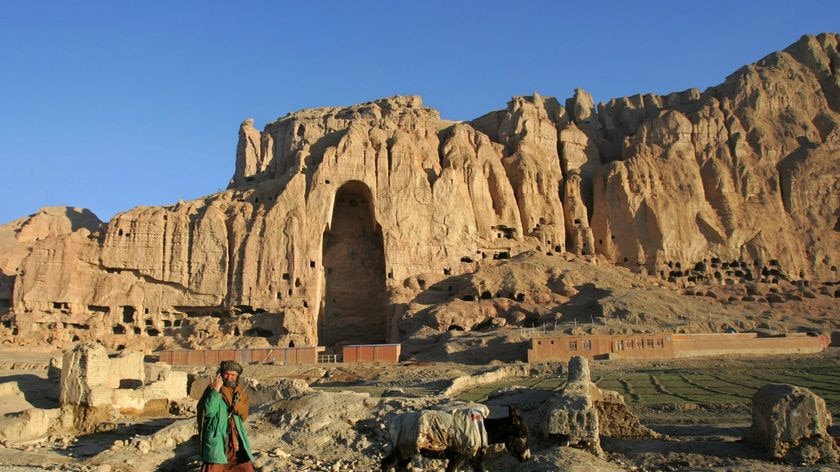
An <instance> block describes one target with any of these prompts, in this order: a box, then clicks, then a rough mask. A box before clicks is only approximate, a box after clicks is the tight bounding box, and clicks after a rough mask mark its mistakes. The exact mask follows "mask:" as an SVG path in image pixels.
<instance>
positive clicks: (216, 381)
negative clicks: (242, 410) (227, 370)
mask: <svg viewBox="0 0 840 472" xmlns="http://www.w3.org/2000/svg"><path fill="white" fill-rule="evenodd" d="M223 383H224V382H222V376H221V375H220V374H216V376H215V377H214V378H213V380H211V381H210V387H212V388H213V390H215V391H217V392H218V391H219V389H220V388H222V384H223Z"/></svg>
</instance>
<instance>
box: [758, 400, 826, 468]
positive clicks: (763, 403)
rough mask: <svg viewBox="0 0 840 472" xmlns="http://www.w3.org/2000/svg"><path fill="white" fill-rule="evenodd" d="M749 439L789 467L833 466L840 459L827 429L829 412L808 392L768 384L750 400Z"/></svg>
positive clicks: (823, 403) (822, 403)
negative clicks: (831, 464)
mask: <svg viewBox="0 0 840 472" xmlns="http://www.w3.org/2000/svg"><path fill="white" fill-rule="evenodd" d="M752 418H753V422H752V426H751V427H750V431H749V433H748V435H747V436H748V439H750V440H752V441H753V442H755V443H756V444H758V445H759V446H761V447H762V448H764V450H766V451H767V453H768V454H769V455H770V457H771V458H773V459H780V460H783V461H785V462H788V463H790V464H796V465H800V464H808V465H811V464H816V463H820V462H822V463H834V464H836V463H837V461H838V459H840V447H838V446H837V444H836V443H835V441H834V439H833V438H832V437H831V434H829V432H828V428H829V427H831V412H830V411H829V410H828V408H827V407H826V405H825V400H823V399H822V398H820V397H819V396H817V395H816V394H814V392H812V391H810V390H808V389H807V388H802V387H797V386H796V385H789V384H767V385H765V386H764V387H762V388H761V389H760V390H759V391H758V392H756V393H755V395H753V398H752Z"/></svg>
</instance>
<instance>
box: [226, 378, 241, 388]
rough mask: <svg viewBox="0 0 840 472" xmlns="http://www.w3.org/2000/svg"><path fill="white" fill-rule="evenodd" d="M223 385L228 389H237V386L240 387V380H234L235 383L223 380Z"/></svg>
mask: <svg viewBox="0 0 840 472" xmlns="http://www.w3.org/2000/svg"><path fill="white" fill-rule="evenodd" d="M222 383H223V384H224V386H225V387H227V388H236V386H237V385H239V379H236V380H233V381H230V382H229V381H227V380H224V379H223V380H222Z"/></svg>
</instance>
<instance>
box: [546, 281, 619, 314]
mask: <svg viewBox="0 0 840 472" xmlns="http://www.w3.org/2000/svg"><path fill="white" fill-rule="evenodd" d="M575 289H577V291H578V293H577V294H575V295H574V296H572V297H571V299H570V300H569V301H568V302H566V303H564V304H562V305H560V307H559V308H558V311H559V312H560V314H561V315H563V321H572V320H577V321H578V322H581V323H585V322H589V321H591V318H594V317H599V316H604V309H603V307H602V306H601V304H600V303H599V301H600V300H602V299H604V298H606V297H608V296H610V295H612V294H613V291H612V290H607V289H603V288H599V287H596V286H595V284H592V283H588V284H583V285H578V286H576V287H575Z"/></svg>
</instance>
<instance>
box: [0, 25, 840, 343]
mask: <svg viewBox="0 0 840 472" xmlns="http://www.w3.org/2000/svg"><path fill="white" fill-rule="evenodd" d="M838 38H840V37H838V35H835V34H823V35H820V36H817V37H813V36H804V37H803V38H802V39H801V40H800V41H798V42H797V43H795V44H793V45H792V46H790V47H789V48H787V49H786V50H784V51H782V52H778V53H774V54H771V55H769V56H768V57H766V58H764V59H762V60H761V61H759V62H757V63H755V64H752V65H749V66H746V67H744V68H742V69H740V70H738V71H737V72H735V73H734V74H732V75H731V76H730V77H728V78H727V79H726V80H725V82H724V83H723V84H721V85H719V86H717V87H713V88H710V89H708V90H706V91H705V92H702V93H701V92H699V91H697V90H689V91H685V92H681V93H674V94H671V95H667V96H657V95H637V96H633V97H626V98H620V99H613V100H610V101H609V102H608V103H606V104H598V105H597V106H596V105H595V104H594V101H593V100H592V97H591V96H590V95H589V94H588V93H586V92H585V91H583V90H577V91H575V94H574V96H573V97H572V98H570V99H569V100H567V101H566V102H565V104H561V103H560V102H559V101H558V100H556V99H554V98H550V97H541V96H538V95H534V96H532V97H516V98H514V99H512V100H511V101H510V102H509V103H508V106H507V108H506V109H504V110H500V111H495V112H491V113H488V114H487V115H485V116H482V117H480V118H478V119H476V120H474V121H472V122H452V121H447V120H443V119H441V118H440V116H439V114H438V112H437V111H435V110H433V109H430V108H426V107H424V106H423V104H422V102H421V100H420V98H419V97H394V98H389V99H384V100H379V101H374V102H371V103H366V104H362V105H356V106H351V107H344V108H320V109H312V110H303V111H299V112H295V113H291V114H288V115H286V116H284V117H282V118H280V119H278V120H276V121H274V122H273V123H269V124H268V125H267V126H266V127H265V128H264V129H263V130H262V131H260V130H258V129H256V128H254V123H253V121H252V120H246V121H244V122H243V123H242V125H241V127H240V130H239V144H238V146H237V150H236V169H235V171H234V175H233V178H232V179H231V181H230V184H229V186H228V188H227V190H225V191H223V192H219V193H216V194H213V195H209V196H207V197H205V198H202V199H199V200H194V201H189V202H180V203H178V204H177V205H173V206H169V207H139V208H134V209H132V210H129V211H127V212H124V213H121V214H119V215H117V216H115V217H114V218H113V219H112V220H111V221H110V222H109V223H108V224H107V226H106V227H105V228H104V230H103V232H102V233H101V234H100V235H91V234H90V233H89V232H86V231H75V232H70V233H68V234H62V235H58V236H53V237H48V238H45V239H43V240H39V241H38V242H36V243H35V244H34V245H33V246H32V248H31V251H30V252H29V254H28V255H27V256H26V257H25V258H23V259H22V260H21V261H20V262H19V267H17V269H16V270H15V271H12V272H6V269H5V268H4V274H5V275H6V276H7V277H12V274H13V273H17V276H16V277H15V278H14V293H13V297H12V298H11V305H12V307H11V309H12V311H13V314H14V324H15V326H16V327H17V328H18V329H19V330H21V331H22V332H24V333H38V332H40V333H42V334H43V333H44V332H45V331H49V330H51V329H52V328H54V327H63V328H67V331H64V332H62V333H63V334H60V333H51V334H50V336H53V337H58V338H61V339H57V340H58V341H60V340H64V341H70V340H71V339H72V338H73V337H74V336H75V337H82V338H84V337H94V338H100V339H102V338H105V337H107V338H108V339H111V340H112V341H111V344H112V345H118V344H119V345H127V344H131V343H133V342H137V339H140V338H146V337H153V338H154V337H159V336H161V335H164V334H170V335H178V334H179V333H180V335H184V333H188V334H190V335H191V336H192V337H193V341H194V342H199V343H200V342H201V339H202V337H204V338H207V339H214V340H216V341H219V340H220V339H223V338H225V337H228V338H230V337H231V336H235V337H238V336H240V335H250V336H256V337H258V338H259V337H262V338H267V339H270V341H271V342H272V343H275V342H279V343H283V344H284V345H285V343H289V342H294V343H295V344H296V345H311V344H316V343H320V344H327V345H333V344H342V343H357V342H384V341H396V340H398V339H399V337H400V326H399V325H400V323H401V322H402V321H400V320H401V319H404V318H405V317H404V316H403V315H405V314H406V313H408V311H407V310H408V305H407V304H408V303H409V302H410V301H411V300H413V299H414V298H415V297H416V296H417V295H418V293H421V292H424V291H427V290H428V289H429V285H431V284H432V283H434V282H435V281H439V280H441V279H444V278H445V277H449V276H456V275H459V274H466V273H471V272H474V271H476V270H477V269H479V268H482V267H488V266H493V265H497V264H502V263H504V261H505V259H507V258H509V257H511V256H513V255H515V254H519V253H522V252H525V251H538V252H542V253H550V254H557V253H565V252H570V253H574V254H581V255H593V254H596V255H599V256H600V257H602V258H605V259H606V260H607V261H609V262H611V263H615V264H618V265H623V266H626V267H628V268H631V269H632V270H634V271H643V272H646V273H650V274H655V275H656V276H658V277H661V278H663V279H669V280H670V281H671V282H672V283H677V284H679V283H683V284H687V283H691V282H693V280H692V278H693V277H694V276H693V275H692V274H691V273H690V271H689V269H690V268H700V267H701V266H702V267H703V270H702V271H701V272H704V273H705V272H706V266H707V265H712V266H713V267H715V268H717V267H721V271H725V270H726V269H730V270H729V272H728V273H727V274H726V275H727V276H729V275H732V276H733V277H734V276H737V277H739V278H742V279H744V280H758V279H762V278H763V279H765V280H766V281H773V280H779V279H784V278H789V279H809V280H836V279H837V268H836V265H837V259H838V257H840V256H838V253H837V248H838V247H840V219H838V218H840V215H838V213H837V211H838V208H840V201H839V200H840V191H838V190H840V159H838V157H837V156H838V153H840V74H838V70H837V67H838V66H837V64H840V56H839V55H838ZM716 264H717V265H716ZM722 264H725V265H726V267H722ZM9 265H14V264H9ZM715 277H717V278H718V279H720V280H721V281H722V279H723V278H724V275H722V274H721V273H716V274H715ZM491 295H492V294H491ZM253 313H266V314H270V316H268V315H266V316H263V317H261V318H259V319H258V318H254V317H247V316H244V315H243V314H253ZM220 320H228V321H231V320H232V322H224V323H220ZM237 320H238V321H237Z"/></svg>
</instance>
